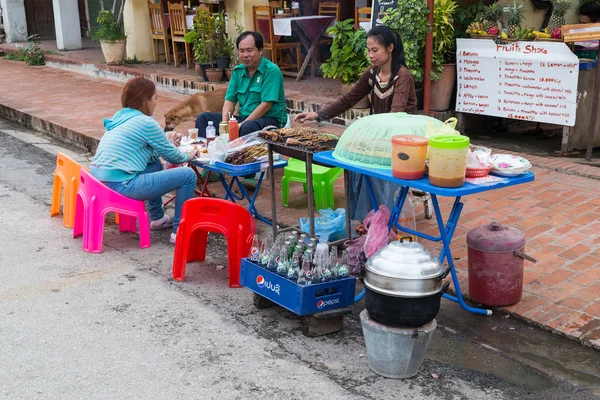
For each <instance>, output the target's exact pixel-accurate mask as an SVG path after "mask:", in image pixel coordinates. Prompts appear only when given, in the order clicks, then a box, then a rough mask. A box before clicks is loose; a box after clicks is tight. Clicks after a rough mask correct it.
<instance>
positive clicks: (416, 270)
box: [367, 239, 444, 279]
mask: <svg viewBox="0 0 600 400" xmlns="http://www.w3.org/2000/svg"><path fill="white" fill-rule="evenodd" d="M367 271H369V272H373V273H376V274H378V275H382V276H387V277H390V278H402V279H429V278H435V277H437V276H440V275H442V274H443V273H444V267H443V265H442V264H441V263H440V262H439V261H438V259H437V258H436V257H434V256H433V255H432V254H431V253H430V252H429V251H428V250H427V249H426V248H425V247H424V246H423V245H422V244H419V243H417V242H413V241H412V239H410V241H409V240H403V239H401V240H399V241H397V242H392V243H390V244H388V245H387V246H385V247H384V248H382V249H381V250H379V251H378V252H376V253H375V254H373V255H372V256H371V258H370V259H369V260H368V261H367Z"/></svg>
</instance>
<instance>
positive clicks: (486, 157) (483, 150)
mask: <svg viewBox="0 0 600 400" xmlns="http://www.w3.org/2000/svg"><path fill="white" fill-rule="evenodd" d="M491 155H492V150H491V149H488V148H487V147H483V146H471V147H469V153H468V154H467V167H469V168H488V167H489V166H490V156H491Z"/></svg>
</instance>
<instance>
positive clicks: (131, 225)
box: [73, 169, 150, 253]
mask: <svg viewBox="0 0 600 400" xmlns="http://www.w3.org/2000/svg"><path fill="white" fill-rule="evenodd" d="M109 212H115V213H117V212H118V213H119V231H121V232H133V233H135V232H137V229H136V223H135V221H136V219H137V220H138V224H139V226H140V248H142V249H145V248H146V247H150V222H149V218H148V213H147V212H146V206H145V204H144V202H143V201H142V200H133V199H130V198H129V197H125V196H123V195H122V194H119V193H117V192H115V191H114V190H112V189H110V188H109V187H108V186H106V185H104V184H103V183H102V182H100V181H99V180H97V179H96V178H94V177H93V176H92V175H90V173H89V172H87V171H86V170H83V169H82V170H81V176H80V178H79V190H78V191H77V200H76V207H75V226H74V229H73V237H74V238H76V237H78V236H80V235H82V234H83V249H84V250H85V251H87V252H88V253H102V238H103V237H104V218H105V217H106V214H108V213H109Z"/></svg>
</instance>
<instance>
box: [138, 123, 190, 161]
mask: <svg viewBox="0 0 600 400" xmlns="http://www.w3.org/2000/svg"><path fill="white" fill-rule="evenodd" d="M145 125H146V126H145V127H144V128H145V129H143V132H144V133H143V134H144V140H145V141H146V143H147V144H148V146H150V147H151V148H152V149H154V150H155V151H156V152H157V153H158V155H160V156H161V157H162V158H163V159H164V160H165V161H167V162H170V163H171V164H181V163H184V162H186V161H189V160H190V159H189V156H188V155H187V154H186V153H182V152H181V151H179V149H177V147H175V145H173V143H171V142H169V139H167V135H166V134H165V132H164V131H163V130H162V128H161V127H160V125H159V124H158V122H156V121H155V120H154V119H152V118H149V117H148V118H147V120H146V124H145Z"/></svg>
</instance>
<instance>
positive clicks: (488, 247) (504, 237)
mask: <svg viewBox="0 0 600 400" xmlns="http://www.w3.org/2000/svg"><path fill="white" fill-rule="evenodd" d="M467 246H469V247H471V248H473V249H475V250H481V251H487V252H493V253H504V252H508V251H515V250H519V249H522V248H523V247H524V246H525V234H524V233H523V232H522V231H520V230H519V229H517V228H513V227H511V226H506V225H502V224H501V223H500V222H492V223H490V224H487V225H483V226H479V227H477V228H474V229H471V230H470V231H469V233H468V234H467Z"/></svg>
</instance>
